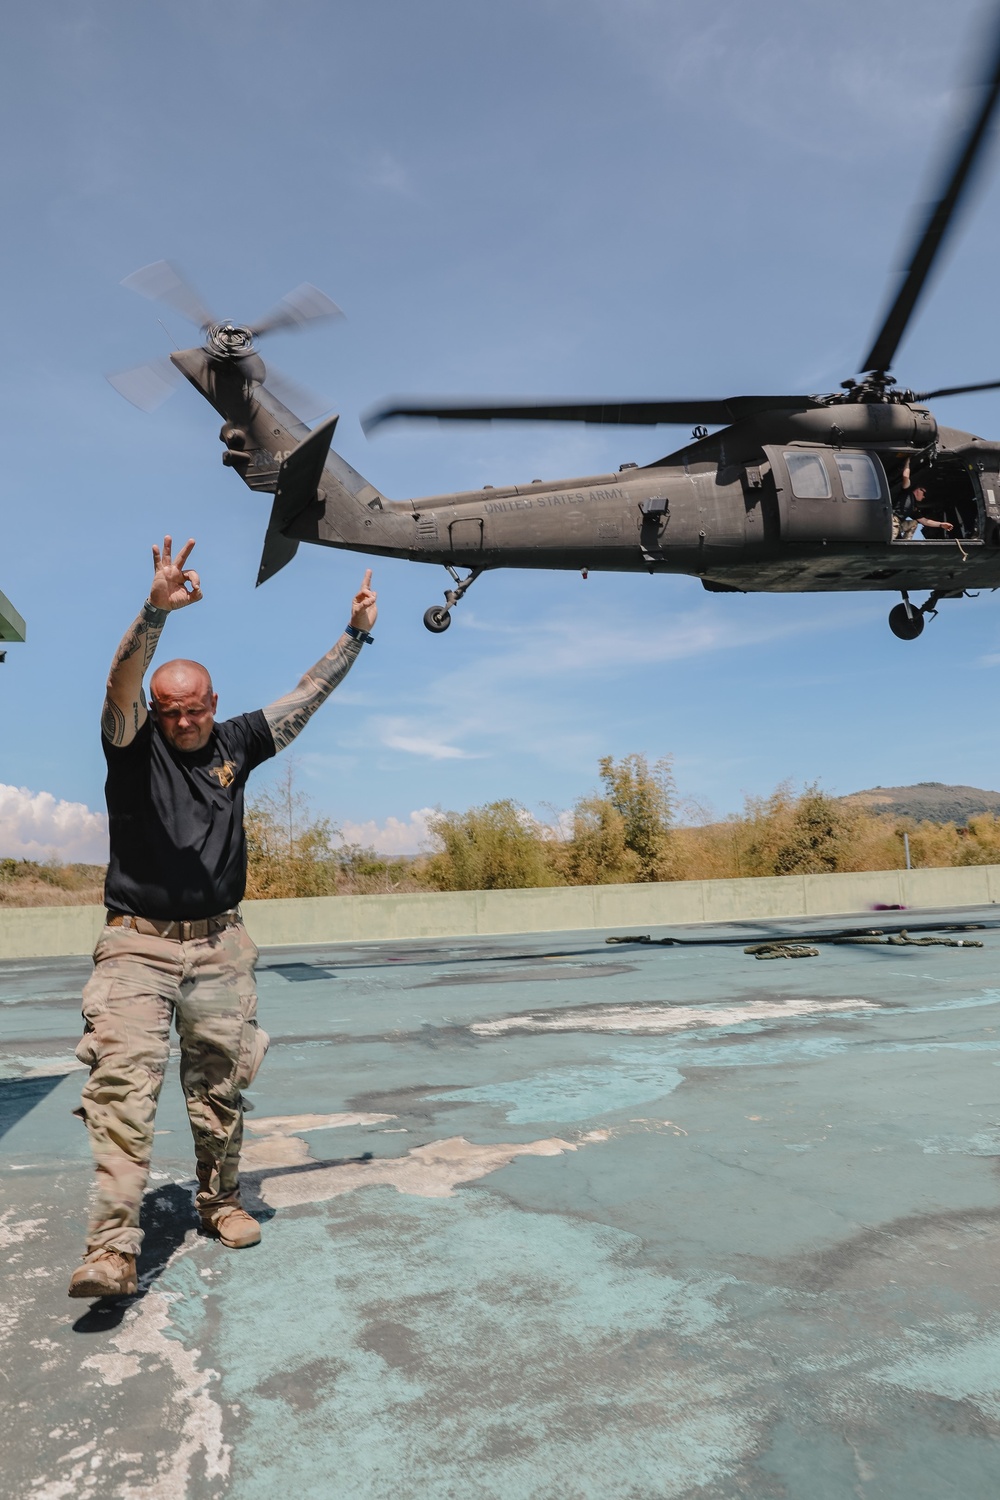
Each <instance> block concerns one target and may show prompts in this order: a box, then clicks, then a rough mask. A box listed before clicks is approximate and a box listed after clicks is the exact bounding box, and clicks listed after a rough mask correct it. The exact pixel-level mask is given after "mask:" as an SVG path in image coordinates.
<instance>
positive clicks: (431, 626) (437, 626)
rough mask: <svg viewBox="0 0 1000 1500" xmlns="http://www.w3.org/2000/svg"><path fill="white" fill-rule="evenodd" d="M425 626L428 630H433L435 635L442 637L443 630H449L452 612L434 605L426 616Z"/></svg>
mask: <svg viewBox="0 0 1000 1500" xmlns="http://www.w3.org/2000/svg"><path fill="white" fill-rule="evenodd" d="M424 624H425V625H426V626H427V629H428V630H433V632H434V634H435V635H440V634H441V631H442V630H447V629H448V626H449V625H450V624H451V610H450V609H443V608H442V606H441V605H440V604H432V605H431V607H430V609H429V610H427V611H426V613H425V614H424Z"/></svg>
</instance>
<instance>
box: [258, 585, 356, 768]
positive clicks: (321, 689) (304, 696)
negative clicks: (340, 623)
mask: <svg viewBox="0 0 1000 1500" xmlns="http://www.w3.org/2000/svg"><path fill="white" fill-rule="evenodd" d="M371 581H372V570H371V568H369V569H368V571H367V572H366V573H365V581H364V583H363V584H362V585H361V588H360V589H359V591H358V593H356V594H355V596H354V598H353V600H352V601H351V625H352V627H353V628H354V629H355V630H359V631H362V632H364V633H365V634H367V633H368V631H369V630H371V628H372V626H373V625H374V624H375V620H376V618H377V616H378V608H377V606H376V603H375V601H376V598H377V595H376V594H375V593H374V592H373V590H372V588H371ZM361 646H362V641H361V640H358V639H355V638H354V637H353V636H350V635H347V634H344V635H342V636H341V637H340V640H339V641H338V642H337V644H336V645H335V646H334V648H333V650H332V651H328V652H327V653H326V655H325V656H322V657H320V659H319V661H318V662H317V663H316V665H315V666H314V667H310V669H309V671H308V672H307V673H306V675H305V676H304V677H303V678H302V679H301V680H300V681H299V683H298V684H297V686H296V687H294V688H293V689H292V691H291V692H290V693H286V694H285V696H284V697H283V698H279V699H278V700H277V702H275V703H271V704H269V705H268V707H267V708H265V710H264V717H265V719H266V720H267V722H268V725H269V727H270V730H271V735H272V738H273V739H274V748H275V749H276V750H284V748H285V746H286V745H290V744H291V743H292V740H294V738H295V736H296V735H297V734H298V733H299V732H300V731H301V730H303V729H304V728H305V726H306V725H307V724H308V722H309V720H310V719H311V718H312V716H313V714H314V713H315V712H316V710H317V708H319V706H320V704H321V703H325V702H326V700H327V698H329V696H330V694H331V693H332V692H333V690H334V688H335V687H336V686H337V684H338V683H339V682H342V681H343V680H344V678H345V677H346V676H347V674H348V672H349V671H350V670H351V667H352V666H353V665H354V663H355V661H356V660H357V658H358V655H359V653H360V651H361Z"/></svg>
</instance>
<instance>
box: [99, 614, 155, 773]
mask: <svg viewBox="0 0 1000 1500" xmlns="http://www.w3.org/2000/svg"><path fill="white" fill-rule="evenodd" d="M166 618H167V611H166V610H164V609H155V608H154V607H153V606H152V605H151V604H149V602H148V601H147V602H146V604H144V605H143V608H142V612H141V613H140V614H139V615H138V616H137V617H136V618H135V619H134V620H133V621H132V624H131V625H130V626H129V628H128V630H126V632H125V634H124V636H123V637H122V639H121V642H120V644H119V646H118V650H117V651H116V652H115V656H114V660H113V661H112V663H111V671H110V672H109V674H108V692H107V697H106V698H105V700H104V711H103V713H102V715H101V731H102V733H103V735H104V738H105V739H106V740H108V741H109V742H110V744H112V745H127V744H129V743H130V742H131V740H132V739H133V738H134V737H135V735H136V733H137V731H138V730H139V728H140V726H141V725H142V724H143V723H144V722H145V718H146V699H145V696H144V694H143V691H142V679H143V674H144V673H145V671H146V668H147V667H148V666H149V664H150V662H151V661H152V659H153V653H154V652H155V651H156V647H157V643H158V641H159V639H160V634H161V632H162V630H163V626H164V624H165V622H166Z"/></svg>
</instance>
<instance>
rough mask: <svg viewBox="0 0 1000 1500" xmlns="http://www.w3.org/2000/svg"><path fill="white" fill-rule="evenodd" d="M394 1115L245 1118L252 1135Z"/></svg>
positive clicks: (369, 1122)
mask: <svg viewBox="0 0 1000 1500" xmlns="http://www.w3.org/2000/svg"><path fill="white" fill-rule="evenodd" d="M395 1118H396V1116H395V1115H363V1114H346V1115H263V1116H262V1117H261V1119H259V1120H247V1121H246V1128H247V1130H251V1131H253V1134H254V1135H297V1134H298V1133H299V1131H300V1130H340V1129H342V1128H343V1127H344V1126H345V1125H381V1124H383V1122H384V1121H386V1120H394V1119H395Z"/></svg>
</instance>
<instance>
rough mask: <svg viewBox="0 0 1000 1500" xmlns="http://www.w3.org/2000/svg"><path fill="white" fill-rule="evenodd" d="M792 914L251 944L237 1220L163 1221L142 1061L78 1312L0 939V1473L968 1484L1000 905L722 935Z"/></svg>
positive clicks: (522, 1490) (998, 1346) (184, 1210)
mask: <svg viewBox="0 0 1000 1500" xmlns="http://www.w3.org/2000/svg"><path fill="white" fill-rule="evenodd" d="M902 920H906V921H909V922H911V923H912V922H913V920H914V919H913V917H912V915H911V914H907V916H906V918H905V919H901V918H900V916H899V914H893V915H892V916H891V917H888V916H887V917H886V918H884V919H883V925H890V924H892V925H895V926H899V925H901V923H902ZM925 920H939V921H947V922H950V923H955V922H956V921H965V920H970V921H974V920H983V921H993V920H994V913H993V912H992V911H991V910H989V909H986V910H984V911H980V912H969V913H965V914H961V915H959V914H956V913H954V912H950V913H947V914H944V915H942V916H941V917H939V918H925ZM830 925H832V924H822V923H816V922H799V923H783V924H754V925H752V926H751V925H750V924H747V925H745V926H744V927H742V928H739V927H735V928H734V927H720V928H715V929H705V928H697V929H692V928H678V929H674V930H673V931H672V932H671V933H670V934H669V935H670V936H673V937H675V938H680V939H684V940H685V941H684V943H683V944H682V945H679V946H673V947H654V946H651V945H649V946H638V945H623V946H607V945H606V944H605V943H604V941H603V934H602V933H594V932H584V933H566V932H563V933H548V934H545V935H543V936H530V937H518V938H495V939H483V938H477V939H473V940H455V941H449V942H418V943H405V944H404V943H386V944H383V945H380V946H362V945H344V946H340V947H327V948H309V949H301V950H289V949H287V948H286V949H282V950H277V951H270V952H265V953H264V954H263V955H262V960H261V968H260V994H261V1011H262V1019H263V1023H264V1025H265V1026H266V1027H267V1028H268V1029H269V1030H270V1031H271V1033H272V1035H273V1037H274V1043H273V1046H272V1050H271V1053H270V1055H269V1057H268V1059H267V1061H266V1062H265V1065H264V1068H263V1070H262V1073H261V1075H260V1077H259V1079H258V1082H257V1086H256V1087H255V1088H254V1090H253V1094H252V1100H253V1113H252V1115H250V1116H249V1119H250V1121H252V1126H253V1128H252V1130H250V1131H248V1145H247V1159H246V1162H245V1172H246V1176H245V1181H246V1185H247V1189H248V1195H249V1198H250V1201H251V1202H252V1204H254V1205H255V1206H256V1210H257V1212H258V1213H259V1214H260V1217H261V1218H262V1219H263V1220H264V1221H265V1223H264V1237H263V1242H262V1244H261V1245H260V1246H258V1247H256V1248H254V1249H251V1250H244V1251H230V1250H226V1249H224V1248H223V1247H221V1246H220V1245H219V1244H218V1243H216V1242H212V1241H209V1240H207V1239H204V1238H201V1237H199V1235H198V1234H197V1233H196V1231H195V1228H194V1223H193V1217H192V1208H191V1188H192V1182H191V1175H190V1174H191V1150H190V1142H189V1139H188V1135H187V1124H186V1119H185V1117H184V1113H183V1108H182V1104H181V1100H180V1097H179V1090H178V1085H177V1080H176V1070H175V1063H174V1064H172V1069H171V1074H170V1076H168V1080H167V1085H166V1088H165V1091H164V1096H163V1099H162V1101H161V1108H160V1115H159V1119H158V1129H159V1132H160V1133H159V1134H158V1136H157V1139H156V1157H155V1161H154V1180H153V1181H152V1183H151V1188H150V1192H149V1194H148V1196H147V1199H146V1209H145V1222H146V1225H147V1229H148V1236H147V1241H146V1253H145V1255H144V1259H143V1262H142V1265H141V1271H142V1288H143V1290H142V1295H141V1296H139V1297H137V1298H134V1299H129V1300H127V1301H122V1302H117V1303H111V1304H104V1305H100V1304H97V1305H95V1307H96V1310H91V1308H90V1306H89V1304H80V1303H73V1302H70V1301H68V1300H67V1298H66V1296H65V1288H66V1280H67V1277H68V1274H69V1271H70V1270H71V1269H72V1267H73V1265H74V1264H75V1263H76V1258H77V1252H78V1250H79V1246H80V1240H81V1234H82V1230H83V1224H84V1216H85V1207H86V1198H87V1191H88V1184H89V1178H90V1166H89V1158H88V1151H87V1144H86V1140H85V1137H84V1132H83V1128H82V1126H81V1125H80V1124H79V1122H78V1121H76V1120H74V1119H73V1118H72V1117H71V1115H70V1111H71V1109H72V1108H73V1107H74V1105H75V1104H76V1102H77V1096H78V1090H79V1086H80V1082H81V1073H80V1072H78V1071H76V1072H74V1071H68V1070H70V1069H72V1067H73V1054H72V1048H73V1045H74V1042H75V1040H76V1036H77V1032H78V1016H77V1009H78V1002H77V996H78V993H79V989H80V986H81V985H82V982H83V980H84V978H85V976H86V973H87V968H88V965H87V963H86V962H85V961H84V960H81V959H79V958H71V959H62V960H58V961H52V960H35V961H25V962H20V963H6V964H4V965H0V997H2V1002H3V1004H2V1008H0V1014H2V1015H3V1018H4V1025H3V1043H2V1048H0V1053H2V1068H0V1076H2V1078H3V1081H2V1082H0V1130H2V1132H3V1135H2V1141H0V1145H2V1148H3V1152H2V1183H3V1208H2V1217H0V1226H2V1228H0V1238H2V1241H3V1243H4V1244H5V1246H6V1250H5V1257H6V1259H5V1265H4V1271H3V1274H4V1279H5V1284H4V1289H3V1301H2V1308H3V1317H2V1324H3V1334H2V1339H3V1348H2V1357H0V1401H2V1402H3V1406H4V1420H3V1423H2V1426H0V1445H2V1450H3V1451H2V1453H0V1473H2V1474H3V1476H4V1478H3V1480H2V1482H0V1489H2V1493H3V1494H4V1496H5V1497H7V1496H9V1497H17V1500H21V1497H32V1500H64V1497H69V1500H104V1497H111V1496H114V1497H124V1500H137V1497H156V1500H217V1497H222V1496H227V1497H230V1496H231V1497H234V1500H265V1497H266V1500H271V1497H273V1496H275V1495H288V1496H290V1497H295V1500H328V1497H337V1500H339V1497H347V1500H389V1497H392V1500H398V1497H402V1500H407V1497H415V1500H416V1497H419V1500H424V1497H426V1500H445V1497H455V1500H466V1497H469V1500H481V1497H484V1500H713V1497H727V1500H728V1497H752V1500H856V1497H860V1500H942V1497H951V1496H954V1497H961V1500H981V1497H993V1496H995V1495H996V1494H997V1493H998V1492H1000V1307H998V1283H1000V1255H998V1230H1000V1181H998V1176H997V1159H998V1157H1000V1124H998V1119H1000V1114H998V1103H997V1096H998V1086H1000V1072H998V1067H1000V989H998V988H997V982H996V975H997V960H998V957H1000V930H998V929H996V928H992V927H991V928H990V929H989V930H987V931H984V932H982V933H980V934H965V936H966V937H976V936H978V937H981V938H982V940H983V942H984V944H985V946H984V947H983V948H982V949H979V948H961V949H955V948H939V947H929V948H916V947H863V946H859V947H851V946H821V948H820V956H819V957H817V958H809V959H798V960H794V961H789V960H783V961H777V962H766V963H765V962H758V961H756V960H755V959H753V958H752V957H748V956H746V955H745V954H744V953H743V951H742V946H743V943H744V942H747V941H750V940H751V939H753V938H757V937H764V936H771V935H772V934H773V933H774V932H775V931H778V930H796V931H800V932H802V933H808V932H816V931H818V930H820V929H821V928H825V927H829V926H830ZM634 930H635V931H636V932H642V931H644V930H649V929H644V928H643V927H642V926H641V925H639V924H637V925H636V926H635V928H634ZM657 935H665V934H663V933H660V934H657Z"/></svg>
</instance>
